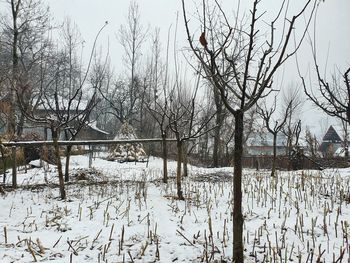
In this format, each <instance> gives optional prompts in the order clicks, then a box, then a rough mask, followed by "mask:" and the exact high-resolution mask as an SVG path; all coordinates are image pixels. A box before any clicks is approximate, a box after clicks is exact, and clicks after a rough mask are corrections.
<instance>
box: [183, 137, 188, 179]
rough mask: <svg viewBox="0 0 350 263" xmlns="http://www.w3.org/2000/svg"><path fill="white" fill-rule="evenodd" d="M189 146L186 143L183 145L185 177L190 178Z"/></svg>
mask: <svg viewBox="0 0 350 263" xmlns="http://www.w3.org/2000/svg"><path fill="white" fill-rule="evenodd" d="M187 150H188V149H187V144H186V142H183V143H182V163H183V167H184V174H183V176H184V177H187V176H188V158H187Z"/></svg>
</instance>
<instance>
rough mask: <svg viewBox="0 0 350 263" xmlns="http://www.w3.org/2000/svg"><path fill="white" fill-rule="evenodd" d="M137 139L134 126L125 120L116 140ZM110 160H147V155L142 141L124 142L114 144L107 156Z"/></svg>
mask: <svg viewBox="0 0 350 263" xmlns="http://www.w3.org/2000/svg"><path fill="white" fill-rule="evenodd" d="M134 139H137V136H136V134H135V131H134V129H133V127H132V126H131V125H130V124H129V123H127V122H124V123H123V125H122V126H121V127H120V130H119V131H118V133H117V135H116V136H115V137H114V140H116V141H117V140H134ZM107 159H108V160H109V161H118V162H144V161H147V155H146V152H145V150H144V149H143V146H142V143H123V144H117V145H113V146H112V147H111V148H110V150H109V155H108V157H107Z"/></svg>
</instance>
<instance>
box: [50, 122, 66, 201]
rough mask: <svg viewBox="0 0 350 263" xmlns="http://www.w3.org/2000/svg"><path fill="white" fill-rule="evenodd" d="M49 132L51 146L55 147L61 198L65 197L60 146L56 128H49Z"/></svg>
mask: <svg viewBox="0 0 350 263" xmlns="http://www.w3.org/2000/svg"><path fill="white" fill-rule="evenodd" d="M51 133H52V141H53V147H54V148H55V155H56V163H57V171H58V181H59V187H60V195H61V199H66V190H65V189H64V177H63V172H62V163H61V156H60V147H59V145H58V131H57V129H56V128H51Z"/></svg>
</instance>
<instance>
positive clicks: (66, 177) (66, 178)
mask: <svg viewBox="0 0 350 263" xmlns="http://www.w3.org/2000/svg"><path fill="white" fill-rule="evenodd" d="M71 152H72V146H71V145H68V146H67V148H66V165H65V171H64V181H65V182H69V161H70V155H71Z"/></svg>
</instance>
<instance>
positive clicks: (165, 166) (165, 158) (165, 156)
mask: <svg viewBox="0 0 350 263" xmlns="http://www.w3.org/2000/svg"><path fill="white" fill-rule="evenodd" d="M162 150H163V183H165V184H166V183H168V148H167V142H166V134H165V133H164V134H162Z"/></svg>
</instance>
